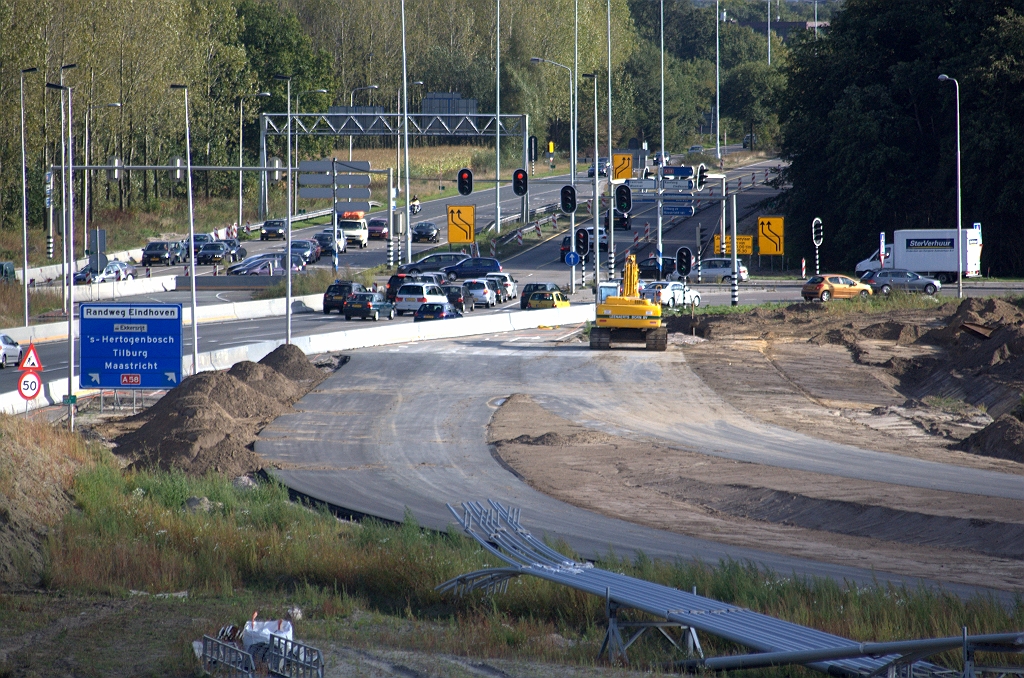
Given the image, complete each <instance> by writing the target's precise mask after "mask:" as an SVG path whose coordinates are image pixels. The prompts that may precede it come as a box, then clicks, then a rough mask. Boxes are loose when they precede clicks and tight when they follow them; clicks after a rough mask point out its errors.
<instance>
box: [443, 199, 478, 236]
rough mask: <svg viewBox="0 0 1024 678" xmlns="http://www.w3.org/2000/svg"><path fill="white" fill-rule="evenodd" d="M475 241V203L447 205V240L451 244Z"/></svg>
mask: <svg viewBox="0 0 1024 678" xmlns="http://www.w3.org/2000/svg"><path fill="white" fill-rule="evenodd" d="M475 241H476V205H448V242H450V243H451V244H453V245H464V244H472V243H473V242H475Z"/></svg>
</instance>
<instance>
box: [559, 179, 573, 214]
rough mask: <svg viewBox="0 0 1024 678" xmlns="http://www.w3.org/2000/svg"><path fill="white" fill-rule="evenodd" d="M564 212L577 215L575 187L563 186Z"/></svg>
mask: <svg viewBox="0 0 1024 678" xmlns="http://www.w3.org/2000/svg"><path fill="white" fill-rule="evenodd" d="M562 211H563V212H565V213H566V214H575V213H576V188H575V187H573V186H562Z"/></svg>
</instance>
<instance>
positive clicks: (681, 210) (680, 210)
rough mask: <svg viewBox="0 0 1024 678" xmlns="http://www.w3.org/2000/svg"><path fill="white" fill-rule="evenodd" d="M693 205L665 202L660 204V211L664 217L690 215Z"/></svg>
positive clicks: (691, 214)
mask: <svg viewBox="0 0 1024 678" xmlns="http://www.w3.org/2000/svg"><path fill="white" fill-rule="evenodd" d="M693 211H694V210H693V205H680V204H677V203H672V204H669V203H665V204H664V205H662V206H661V213H662V214H664V215H665V216H666V217H692V216H693Z"/></svg>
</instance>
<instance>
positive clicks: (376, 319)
mask: <svg viewBox="0 0 1024 678" xmlns="http://www.w3.org/2000/svg"><path fill="white" fill-rule="evenodd" d="M378 320H380V312H379V311H374V312H373V322H377V321H378Z"/></svg>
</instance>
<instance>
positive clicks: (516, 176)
mask: <svg viewBox="0 0 1024 678" xmlns="http://www.w3.org/2000/svg"><path fill="white" fill-rule="evenodd" d="M526 183H527V176H526V170H524V169H517V170H516V171H514V172H512V192H513V193H515V194H516V195H526Z"/></svg>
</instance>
